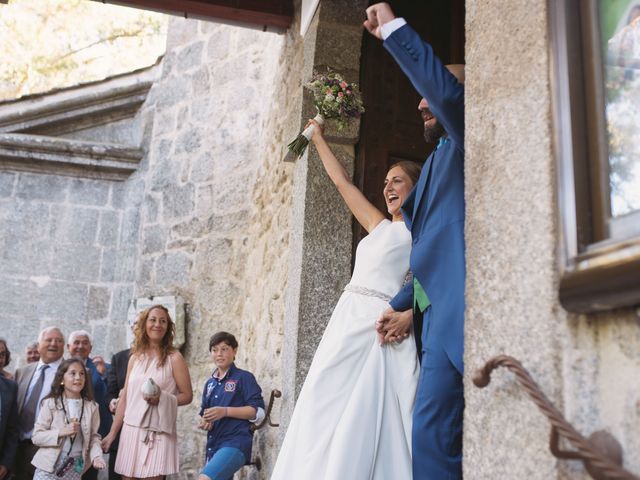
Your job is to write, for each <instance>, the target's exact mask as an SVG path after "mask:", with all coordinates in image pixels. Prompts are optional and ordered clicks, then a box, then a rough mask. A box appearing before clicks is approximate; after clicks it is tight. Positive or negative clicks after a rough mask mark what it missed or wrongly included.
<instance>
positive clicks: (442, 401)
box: [364, 3, 465, 480]
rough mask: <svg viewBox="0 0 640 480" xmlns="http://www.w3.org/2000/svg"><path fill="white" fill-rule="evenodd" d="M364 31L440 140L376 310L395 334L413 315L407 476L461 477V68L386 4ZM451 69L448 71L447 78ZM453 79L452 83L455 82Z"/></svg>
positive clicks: (407, 205) (407, 206)
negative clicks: (402, 253)
mask: <svg viewBox="0 0 640 480" xmlns="http://www.w3.org/2000/svg"><path fill="white" fill-rule="evenodd" d="M364 26H365V28H366V29H367V30H368V31H369V33H371V34H372V35H374V36H375V37H377V38H380V39H382V40H384V46H385V48H386V49H387V50H388V51H389V53H391V55H392V56H393V57H394V59H395V60H396V62H397V63H398V65H399V66H400V67H401V68H402V70H403V71H404V73H405V74H406V75H407V77H408V78H409V80H410V81H411V83H412V84H413V86H414V87H415V88H416V90H417V91H418V92H419V93H420V94H421V95H422V96H423V97H424V98H423V99H422V100H421V101H420V104H419V105H418V109H419V110H420V113H421V115H422V119H423V121H424V132H425V139H426V140H427V141H428V142H432V141H439V143H438V147H437V148H436V149H435V150H434V151H433V152H432V153H431V155H430V156H429V158H427V161H426V162H425V165H424V167H423V169H422V173H421V175H420V179H419V180H418V183H417V185H416V187H415V188H414V189H413V191H412V192H411V193H410V194H409V196H408V197H407V199H406V201H405V202H404V205H403V206H402V213H403V215H404V219H405V223H406V224H407V227H408V228H409V229H410V230H411V235H412V238H413V245H412V250H411V261H410V264H411V271H412V272H413V276H414V278H413V282H412V283H408V284H407V285H406V286H405V288H404V289H403V290H402V291H400V293H398V295H397V296H396V297H395V298H394V299H393V300H391V302H390V305H391V308H390V309H388V310H387V311H385V312H384V313H383V314H382V317H381V318H380V321H379V327H378V328H379V332H380V333H381V334H385V335H386V339H387V340H389V339H393V338H394V337H395V338H403V337H402V335H403V334H404V333H405V332H406V331H407V329H408V328H409V327H410V325H411V320H412V316H413V315H412V314H413V312H412V310H411V309H412V307H413V311H416V312H418V311H419V312H422V314H423V327H422V333H421V340H422V352H421V353H422V364H421V370H420V381H419V385H418V391H417V393H416V403H415V408H414V414H413V435H412V436H413V438H412V449H413V478H414V479H415V480H421V479H437V480H440V479H461V478H462V416H463V411H464V392H463V386H462V374H463V364H462V350H463V344H464V279H465V260H464V88H463V86H462V84H461V83H460V82H461V81H463V72H462V68H461V66H453V65H452V66H449V67H445V66H444V65H443V64H442V63H441V62H440V60H439V59H438V58H437V57H435V56H434V54H433V50H432V48H431V46H430V45H429V44H428V43H426V42H425V41H423V40H422V39H421V38H420V36H419V35H418V34H417V33H416V32H415V31H414V30H413V29H412V28H411V27H410V26H409V25H407V24H406V22H405V21H404V19H402V18H396V17H395V16H394V14H393V11H392V10H391V8H390V7H389V5H388V4H386V3H378V4H375V5H372V6H371V7H369V8H368V9H367V20H366V21H365V22H364ZM454 75H455V76H454ZM458 79H459V80H460V81H459V80H458Z"/></svg>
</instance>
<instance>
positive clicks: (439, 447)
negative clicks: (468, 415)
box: [412, 311, 464, 480]
mask: <svg viewBox="0 0 640 480" xmlns="http://www.w3.org/2000/svg"><path fill="white" fill-rule="evenodd" d="M426 313H427V315H425V328H427V329H428V326H427V324H426V322H427V321H428V317H429V313H430V312H429V311H427V312H426ZM427 333H428V332H427ZM430 337H431V338H430ZM432 337H433V335H431V336H428V335H427V338H424V339H423V342H424V343H423V345H424V348H423V354H422V365H421V368H420V381H419V384H418V391H417V393H416V403H415V408H414V412H413V439H412V444H413V479H414V480H455V479H461V478H462V415H463V412H464V393H463V385H462V375H460V373H459V372H458V371H457V370H456V368H455V367H454V366H453V364H452V363H451V361H450V360H449V357H448V356H447V354H446V352H445V351H444V349H443V348H442V346H441V345H440V342H439V341H438V339H437V338H432Z"/></svg>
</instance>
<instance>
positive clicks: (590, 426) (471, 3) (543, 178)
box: [464, 0, 640, 480]
mask: <svg viewBox="0 0 640 480" xmlns="http://www.w3.org/2000/svg"><path fill="white" fill-rule="evenodd" d="M508 3H509V7H508V8H505V3H504V2H503V1H498V0H493V1H487V0H482V1H479V0H468V1H467V2H466V7H467V8H466V15H467V16H466V63H467V84H466V142H465V148H466V167H465V174H466V178H465V182H466V183H465V185H466V202H467V226H466V232H465V234H466V245H467V290H466V301H467V313H466V338H465V361H466V372H465V387H466V393H465V395H466V402H467V403H466V413H465V432H464V471H465V478H473V479H476V478H477V479H496V478H530V479H541V480H542V479H550V478H587V475H586V473H585V471H584V469H583V468H582V466H581V465H580V464H579V463H578V462H567V461H559V460H557V459H555V458H554V457H553V456H552V455H551V453H550V452H549V448H548V441H549V430H550V426H549V423H548V421H547V420H546V418H545V417H544V416H543V415H542V414H541V413H540V412H539V411H538V409H537V408H536V407H535V405H534V404H533V402H532V401H531V400H530V399H529V397H528V396H527V395H526V394H525V392H524V390H523V389H522V387H521V386H520V385H519V384H518V383H517V382H516V381H515V378H514V376H513V374H511V373H509V372H507V371H506V370H502V369H501V370H497V371H496V372H494V374H493V381H492V383H491V384H490V385H489V386H488V387H486V388H485V389H483V390H480V389H478V388H476V387H475V386H473V384H472V383H471V380H470V376H471V374H472V372H473V370H474V369H475V368H477V367H478V366H480V365H482V364H483V363H484V361H486V360H487V359H489V358H490V357H492V356H494V355H497V354H508V355H512V356H514V357H516V358H517V359H519V360H520V361H521V362H522V363H523V364H524V366H525V368H527V369H528V370H529V372H530V373H531V374H532V376H533V377H534V379H535V380H536V381H537V382H538V383H539V385H540V386H541V388H542V389H543V391H544V392H545V393H546V394H547V395H548V396H549V398H550V399H551V400H552V401H553V402H554V403H555V405H556V406H557V407H558V408H559V409H560V410H561V411H563V412H564V413H565V416H566V417H567V419H568V420H569V421H570V422H572V423H573V424H574V426H575V427H577V428H578V430H580V431H581V432H582V433H583V434H585V435H587V436H588V435H589V434H590V433H592V432H593V431H596V430H599V429H606V430H608V431H609V432H610V433H613V434H614V436H615V437H616V438H617V439H618V441H620V442H621V443H622V445H623V448H624V450H625V453H626V467H627V468H628V469H630V470H632V471H635V472H638V471H640V457H639V456H638V455H637V452H638V451H640V449H639V442H640V428H639V426H640V423H639V422H640V420H639V419H640V403H639V402H640V375H639V374H638V372H640V369H639V367H640V354H639V353H638V352H640V330H639V328H638V327H639V323H638V317H637V315H636V314H635V313H634V312H633V311H631V310H623V311H617V312H613V313H610V314H605V315H588V316H574V315H569V314H567V312H565V311H564V310H563V308H562V307H561V306H560V305H559V302H558V295H557V288H558V279H559V274H558V271H559V268H558V266H559V258H558V255H557V240H558V215H557V206H556V162H555V157H554V154H553V145H552V138H553V124H552V103H551V102H552V92H551V87H552V85H551V81H552V80H551V76H550V57H549V55H550V52H549V49H550V46H549V32H548V20H547V2H546V1H544V0H535V1H526V2H525V1H513V2H508Z"/></svg>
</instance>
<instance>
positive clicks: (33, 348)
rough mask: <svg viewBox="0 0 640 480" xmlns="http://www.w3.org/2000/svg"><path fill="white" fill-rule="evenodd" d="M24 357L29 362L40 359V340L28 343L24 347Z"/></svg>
mask: <svg viewBox="0 0 640 480" xmlns="http://www.w3.org/2000/svg"><path fill="white" fill-rule="evenodd" d="M24 358H25V360H26V361H27V363H35V362H37V361H38V360H40V354H39V353H38V342H31V343H29V344H27V346H26V347H25V349H24Z"/></svg>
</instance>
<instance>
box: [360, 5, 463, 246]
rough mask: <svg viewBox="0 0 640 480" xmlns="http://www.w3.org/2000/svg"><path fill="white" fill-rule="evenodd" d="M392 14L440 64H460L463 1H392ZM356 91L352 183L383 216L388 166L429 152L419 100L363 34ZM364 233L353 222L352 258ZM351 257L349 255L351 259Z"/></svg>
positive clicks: (377, 43)
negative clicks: (360, 103)
mask: <svg viewBox="0 0 640 480" xmlns="http://www.w3.org/2000/svg"><path fill="white" fill-rule="evenodd" d="M389 3H390V4H391V6H392V7H393V10H394V12H395V14H396V15H397V16H399V17H404V19H405V20H406V21H407V23H409V24H410V25H411V26H412V27H413V28H414V29H415V30H416V31H417V32H418V33H420V35H421V36H422V38H423V39H425V40H426V41H428V42H429V43H430V44H431V45H432V46H433V48H434V51H435V53H436V55H438V57H440V59H441V60H442V61H443V62H444V63H464V0H450V1H446V2H443V1H441V0H422V1H415V0H396V1H393V0H392V1H390V2H389ZM360 86H361V89H362V92H363V99H364V104H365V108H366V113H365V115H364V116H363V117H362V124H361V130H360V142H359V143H358V146H357V153H356V165H355V175H354V182H355V184H356V185H357V186H358V187H359V188H360V189H361V190H362V191H363V192H364V194H365V195H366V197H367V198H368V199H369V201H371V202H372V203H373V204H374V205H375V206H376V207H378V208H379V209H380V210H382V211H383V212H386V207H385V202H384V199H383V197H382V188H383V182H384V178H385V175H386V173H387V170H388V167H389V166H390V165H392V164H393V163H395V162H397V161H399V160H414V161H417V162H421V163H422V162H424V160H425V159H426V157H427V155H428V154H429V152H431V150H432V149H433V148H434V147H435V145H428V144H426V143H425V141H424V139H423V137H422V129H423V127H422V120H421V118H420V116H419V115H418V110H417V105H418V102H419V101H420V96H419V95H418V93H417V92H416V91H415V90H414V88H413V86H412V85H411V83H410V82H409V80H407V78H406V77H405V75H404V73H402V71H401V70H400V68H399V67H398V66H397V65H396V63H395V61H394V60H393V58H392V57H391V55H390V54H389V53H388V52H387V51H386V50H385V48H384V47H383V46H382V42H380V41H379V40H377V39H375V38H373V37H372V36H371V35H369V34H368V33H366V32H365V34H364V38H363V42H362V60H361V65H360ZM365 235H366V231H365V230H364V229H363V228H362V227H360V225H359V224H358V223H357V222H355V221H354V235H353V241H354V253H355V247H356V246H357V244H358V242H359V241H360V240H361V239H362V237H364V236H365ZM353 258H355V255H354V256H353Z"/></svg>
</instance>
